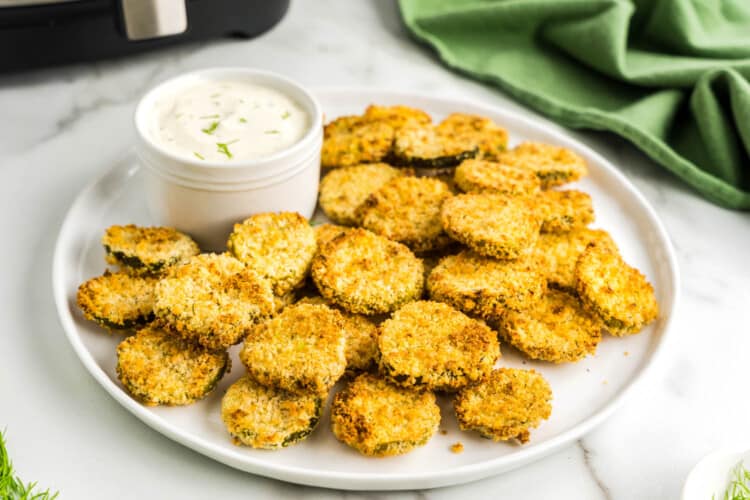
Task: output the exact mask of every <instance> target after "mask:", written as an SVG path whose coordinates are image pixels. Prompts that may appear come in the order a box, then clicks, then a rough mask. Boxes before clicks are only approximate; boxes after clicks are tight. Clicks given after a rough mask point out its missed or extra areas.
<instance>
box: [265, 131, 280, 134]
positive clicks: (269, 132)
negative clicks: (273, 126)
mask: <svg viewBox="0 0 750 500" xmlns="http://www.w3.org/2000/svg"><path fill="white" fill-rule="evenodd" d="M264 133H265V134H280V133H281V132H279V131H278V130H266V131H265V132H264Z"/></svg>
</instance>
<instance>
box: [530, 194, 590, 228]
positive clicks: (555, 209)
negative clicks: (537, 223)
mask: <svg viewBox="0 0 750 500" xmlns="http://www.w3.org/2000/svg"><path fill="white" fill-rule="evenodd" d="M534 203H535V205H536V209H537V210H538V211H539V213H540V214H541V218H542V229H541V231H542V232H543V233H565V232H567V231H573V230H574V229H582V228H584V227H586V226H588V225H589V224H591V223H592V222H594V206H593V204H592V202H591V196H589V195H588V194H586V193H584V192H582V191H576V190H569V191H542V192H541V193H539V194H538V195H537V197H536V198H535V199H534Z"/></svg>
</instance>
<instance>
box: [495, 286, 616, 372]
mask: <svg viewBox="0 0 750 500" xmlns="http://www.w3.org/2000/svg"><path fill="white" fill-rule="evenodd" d="M497 325H498V331H499V332H500V335H501V336H502V338H503V339H504V340H505V341H506V342H508V343H509V344H510V345H512V346H513V347H515V348H516V349H518V350H519V351H521V352H522V353H524V354H526V355H527V356H528V357H529V358H531V359H539V360H542V361H551V362H553V363H568V362H574V361H578V360H580V359H582V358H584V357H586V356H587V355H588V354H594V353H595V352H596V347H597V345H599V342H600V341H601V339H602V322H601V320H600V319H599V318H598V317H597V316H596V315H594V314H591V313H590V312H588V311H587V310H585V309H584V308H583V305H582V304H581V303H580V301H579V300H578V298H577V297H575V296H573V295H570V294H568V293H566V292H562V291H559V290H555V289H549V290H547V293H546V294H545V295H544V297H542V299H541V300H540V301H538V302H537V303H536V304H535V305H534V306H532V307H530V308H529V309H526V310H524V311H520V312H519V311H512V310H507V311H505V312H504V313H503V314H502V315H501V316H500V317H499V318H498V320H497Z"/></svg>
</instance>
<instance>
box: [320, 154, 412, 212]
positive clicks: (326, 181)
mask: <svg viewBox="0 0 750 500" xmlns="http://www.w3.org/2000/svg"><path fill="white" fill-rule="evenodd" d="M401 175H403V170H399V169H396V168H393V167H391V166H390V165H387V164H385V163H371V164H366V165H354V166H352V167H342V168H337V169H335V170H332V171H331V172H329V173H328V175H326V176H325V177H323V180H322V181H320V197H319V201H320V207H321V208H322V209H323V211H324V212H325V214H326V215H327V216H328V217H329V218H330V219H331V220H333V221H334V222H336V223H338V224H344V225H347V226H353V225H356V224H359V215H358V213H357V209H358V208H359V206H360V205H362V203H363V202H364V201H365V200H366V199H367V197H368V196H370V195H371V194H372V193H374V192H375V191H377V190H378V189H380V187H381V186H383V185H384V184H385V183H387V182H388V181H390V180H391V179H395V178H396V177H399V176H401Z"/></svg>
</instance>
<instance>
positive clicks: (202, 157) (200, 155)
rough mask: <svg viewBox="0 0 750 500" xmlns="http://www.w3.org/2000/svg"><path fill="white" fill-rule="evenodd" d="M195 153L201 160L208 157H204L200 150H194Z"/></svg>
mask: <svg viewBox="0 0 750 500" xmlns="http://www.w3.org/2000/svg"><path fill="white" fill-rule="evenodd" d="M193 154H194V155H195V157H196V158H198V159H199V160H205V159H206V158H205V157H204V156H203V155H202V154H200V153H199V152H198V151H193Z"/></svg>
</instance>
